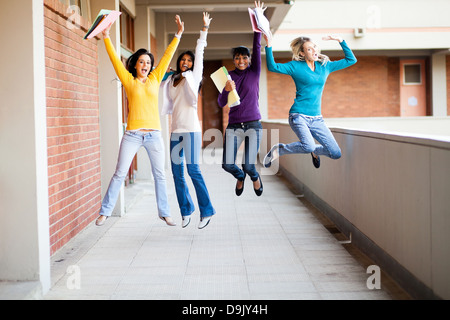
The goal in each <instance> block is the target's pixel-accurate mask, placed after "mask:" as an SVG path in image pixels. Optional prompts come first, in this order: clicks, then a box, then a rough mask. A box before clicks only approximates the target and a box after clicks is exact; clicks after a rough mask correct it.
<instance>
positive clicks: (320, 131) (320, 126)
mask: <svg viewBox="0 0 450 320" xmlns="http://www.w3.org/2000/svg"><path fill="white" fill-rule="evenodd" d="M289 125H290V126H291V129H292V130H293V131H294V132H295V134H296V135H297V137H298V138H299V139H300V141H296V142H293V143H289V144H280V148H279V154H280V156H282V155H285V154H294V153H311V152H314V154H316V155H318V156H322V155H323V156H326V157H329V158H331V159H339V158H340V157H341V149H340V148H339V145H338V144H337V142H336V140H335V139H334V136H333V134H332V133H331V131H330V129H328V127H327V126H326V125H325V122H324V121H323V117H322V116H317V117H310V116H305V115H303V114H299V113H291V114H289ZM314 139H316V140H317V141H318V142H319V144H316V142H315V141H314Z"/></svg>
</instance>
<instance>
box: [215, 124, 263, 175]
mask: <svg viewBox="0 0 450 320" xmlns="http://www.w3.org/2000/svg"><path fill="white" fill-rule="evenodd" d="M261 135H262V125H261V122H260V121H259V120H257V121H249V122H244V123H232V124H228V126H227V129H226V130H225V138H224V142H223V159H222V168H223V169H224V170H225V171H226V172H229V173H231V174H232V175H233V176H234V177H235V178H236V179H238V180H244V178H245V174H248V175H249V176H250V178H251V179H252V181H256V180H258V177H259V173H258V171H256V167H255V163H256V157H257V154H258V151H259V145H260V142H261ZM242 142H244V155H243V159H242V160H243V161H242V170H241V169H240V168H239V167H238V166H237V165H236V154H237V152H238V150H239V147H240V146H241V144H242Z"/></svg>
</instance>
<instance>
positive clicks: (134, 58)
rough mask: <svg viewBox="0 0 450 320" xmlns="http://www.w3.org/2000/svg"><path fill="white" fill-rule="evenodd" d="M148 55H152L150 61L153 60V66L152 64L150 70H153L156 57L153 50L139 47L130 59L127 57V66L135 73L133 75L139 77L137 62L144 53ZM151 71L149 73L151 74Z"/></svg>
mask: <svg viewBox="0 0 450 320" xmlns="http://www.w3.org/2000/svg"><path fill="white" fill-rule="evenodd" d="M144 54H146V55H148V56H149V57H150V62H151V66H150V72H152V70H153V64H154V63H155V58H154V57H153V54H152V53H151V52H148V51H147V49H143V48H141V49H139V50H138V51H136V52H135V53H133V54H132V55H131V56H130V57H129V58H128V59H127V63H126V68H127V70H128V71H129V72H130V73H131V74H132V75H133V77H135V78H136V77H137V72H136V68H135V67H136V63H137V61H138V60H139V57H140V56H142V55H144ZM150 72H149V74H150Z"/></svg>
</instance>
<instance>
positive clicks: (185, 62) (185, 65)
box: [179, 54, 194, 72]
mask: <svg viewBox="0 0 450 320" xmlns="http://www.w3.org/2000/svg"><path fill="white" fill-rule="evenodd" d="M193 63H194V62H193V61H192V57H191V56H190V55H188V54H185V55H183V56H182V57H181V60H180V65H179V68H180V70H181V72H186V71H187V70H190V69H192V65H193Z"/></svg>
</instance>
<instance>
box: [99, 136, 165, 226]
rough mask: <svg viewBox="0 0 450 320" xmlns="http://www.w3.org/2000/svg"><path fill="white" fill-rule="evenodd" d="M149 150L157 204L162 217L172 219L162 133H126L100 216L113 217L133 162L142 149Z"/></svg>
mask: <svg viewBox="0 0 450 320" xmlns="http://www.w3.org/2000/svg"><path fill="white" fill-rule="evenodd" d="M142 146H143V147H144V148H145V150H147V153H148V157H149V158H150V163H151V167H152V173H153V179H154V181H155V193H156V204H157V207H158V215H159V216H160V217H170V210H169V204H168V200H167V188H166V177H165V170H164V161H165V155H164V144H163V140H162V137H161V132H160V131H150V132H142V131H126V132H125V134H124V135H123V137H122V142H121V143H120V149H119V159H118V161H117V166H116V172H115V173H114V175H113V177H112V178H111V182H110V183H109V187H108V190H107V191H106V194H105V197H104V198H103V202H102V207H101V209H100V214H101V215H104V216H111V213H112V211H113V209H114V206H115V205H116V202H117V197H118V196H119V191H120V187H121V186H122V183H123V181H124V180H125V177H126V175H127V173H128V169H129V168H130V165H131V162H132V161H133V158H134V156H135V155H136V153H137V152H138V150H139V148H140V147H142Z"/></svg>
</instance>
